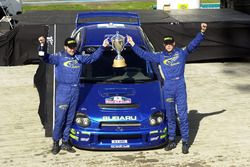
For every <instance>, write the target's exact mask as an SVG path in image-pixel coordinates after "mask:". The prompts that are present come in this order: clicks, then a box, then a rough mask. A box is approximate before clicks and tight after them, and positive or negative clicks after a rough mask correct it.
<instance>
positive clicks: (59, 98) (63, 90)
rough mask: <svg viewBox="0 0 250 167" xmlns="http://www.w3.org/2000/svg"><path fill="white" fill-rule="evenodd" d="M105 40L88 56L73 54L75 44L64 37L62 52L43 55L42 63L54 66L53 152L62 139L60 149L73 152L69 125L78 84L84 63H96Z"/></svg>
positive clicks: (75, 102)
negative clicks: (69, 141)
mask: <svg viewBox="0 0 250 167" xmlns="http://www.w3.org/2000/svg"><path fill="white" fill-rule="evenodd" d="M38 40H39V42H40V44H42V45H44V43H45V38H44V37H43V36H42V37H39V39H38ZM108 45H109V42H108V40H107V39H105V40H104V41H103V45H102V46H101V47H100V48H98V49H97V50H96V51H95V52H94V53H93V54H91V55H79V54H76V46H77V43H76V41H75V39H73V38H67V39H66V40H65V42H64V49H65V50H64V51H60V52H58V53H55V54H46V52H45V50H44V52H45V55H44V57H43V60H44V61H45V62H46V63H49V64H53V65H55V77H56V106H55V125H54V130H53V141H54V142H53V147H52V150H51V151H52V153H53V154H57V153H59V151H60V146H59V141H60V139H62V145H61V149H62V150H66V151H68V152H75V150H74V149H73V148H72V147H71V145H70V144H69V143H68V140H69V131H70V126H71V124H72V122H73V119H74V116H75V112H76V105H77V101H78V95H79V82H80V76H81V72H82V67H83V64H89V63H92V62H94V61H96V60H97V59H98V58H99V57H100V56H101V55H102V53H103V51H104V47H106V46H108Z"/></svg>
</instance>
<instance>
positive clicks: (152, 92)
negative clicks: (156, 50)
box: [77, 81, 163, 121]
mask: <svg viewBox="0 0 250 167" xmlns="http://www.w3.org/2000/svg"><path fill="white" fill-rule="evenodd" d="M162 109H163V102H162V91H161V85H160V82H159V81H152V82H146V83H138V84H91V83H86V84H84V85H81V87H80V95H79V102H78V107H77V112H82V113H84V114H87V115H88V116H89V118H90V119H93V120H96V121H98V120H99V119H101V120H106V121H125V120H131V121H134V120H135V118H136V120H143V119H146V118H147V119H148V117H149V115H151V114H152V113H153V112H155V111H159V110H162Z"/></svg>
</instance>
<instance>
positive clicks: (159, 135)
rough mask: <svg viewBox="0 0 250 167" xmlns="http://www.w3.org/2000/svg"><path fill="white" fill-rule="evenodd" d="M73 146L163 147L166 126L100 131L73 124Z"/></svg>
mask: <svg viewBox="0 0 250 167" xmlns="http://www.w3.org/2000/svg"><path fill="white" fill-rule="evenodd" d="M70 141H71V143H72V144H73V146H75V147H77V148H80V149H88V150H140V149H150V148H156V147H161V146H162V145H164V144H165V143H166V141H167V128H166V126H161V127H160V128H159V127H154V129H153V128H152V129H150V130H133V131H131V130H130V131H119V132H116V131H98V130H89V129H88V130H86V129H84V128H82V127H80V126H77V125H73V126H72V128H71V130H70Z"/></svg>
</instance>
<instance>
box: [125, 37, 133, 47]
mask: <svg viewBox="0 0 250 167" xmlns="http://www.w3.org/2000/svg"><path fill="white" fill-rule="evenodd" d="M126 37H127V42H128V43H129V44H130V45H131V46H132V47H133V46H134V45H135V42H134V41H133V38H132V37H131V36H129V35H127V36H126Z"/></svg>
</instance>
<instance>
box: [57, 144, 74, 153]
mask: <svg viewBox="0 0 250 167" xmlns="http://www.w3.org/2000/svg"><path fill="white" fill-rule="evenodd" d="M61 149H62V150H65V151H68V152H70V153H75V152H76V150H75V149H73V148H72V146H71V145H70V144H69V143H68V142H62V145H61Z"/></svg>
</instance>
